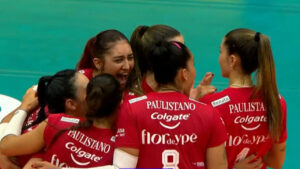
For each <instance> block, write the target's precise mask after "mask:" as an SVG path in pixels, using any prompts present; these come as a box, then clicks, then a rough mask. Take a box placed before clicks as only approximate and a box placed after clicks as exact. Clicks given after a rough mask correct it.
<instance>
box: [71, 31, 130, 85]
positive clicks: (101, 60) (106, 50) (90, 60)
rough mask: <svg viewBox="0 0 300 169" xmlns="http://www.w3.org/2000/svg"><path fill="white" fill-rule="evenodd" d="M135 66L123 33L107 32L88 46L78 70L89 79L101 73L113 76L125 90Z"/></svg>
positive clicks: (78, 64)
mask: <svg viewBox="0 0 300 169" xmlns="http://www.w3.org/2000/svg"><path fill="white" fill-rule="evenodd" d="M133 65H134V57H133V54H132V51H131V47H130V44H129V42H128V40H127V38H126V37H125V35H123V34H122V33H121V32H119V31H117V30H113V29H111V30H106V31H103V32H100V33H99V34H98V35H96V36H95V37H92V38H91V39H90V40H89V41H88V42H87V44H86V47H85V49H84V52H83V55H82V57H81V59H80V61H79V62H78V63H77V69H79V71H80V72H82V73H83V74H85V75H86V76H87V77H88V78H89V79H91V78H92V77H95V76H96V75H99V74H101V73H108V74H111V75H113V76H114V77H115V78H116V79H117V80H118V81H119V82H120V84H121V86H122V87H123V88H124V87H125V86H126V83H127V79H128V76H129V74H130V73H131V71H132V69H133Z"/></svg>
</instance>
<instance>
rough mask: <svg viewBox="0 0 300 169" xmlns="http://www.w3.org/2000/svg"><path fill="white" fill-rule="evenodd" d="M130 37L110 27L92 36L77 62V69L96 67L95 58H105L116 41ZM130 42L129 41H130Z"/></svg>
mask: <svg viewBox="0 0 300 169" xmlns="http://www.w3.org/2000/svg"><path fill="white" fill-rule="evenodd" d="M120 40H126V41H127V42H128V39H127V38H126V36H125V35H124V34H122V33H121V32H120V31H117V30H114V29H109V30H106V31H103V32H100V33H99V34H97V35H96V36H95V37H92V38H91V39H90V40H89V41H88V42H87V44H86V46H85V49H84V52H83V55H82V57H81V59H80V61H79V62H78V63H77V69H84V68H95V65H94V63H93V58H95V57H96V58H103V55H104V54H106V53H107V52H108V51H109V50H110V49H111V48H112V47H113V45H114V43H115V42H117V41H120ZM128 43H129V42H128Z"/></svg>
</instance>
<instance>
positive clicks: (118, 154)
mask: <svg viewBox="0 0 300 169" xmlns="http://www.w3.org/2000/svg"><path fill="white" fill-rule="evenodd" d="M149 52H150V53H151V60H150V61H151V62H152V65H153V73H154V78H155V80H156V82H157V83H158V90H157V91H155V92H151V93H148V94H146V95H145V96H141V97H137V98H134V99H131V100H129V101H124V103H123V105H122V109H121V111H120V112H119V115H118V122H117V134H116V149H115V151H114V160H113V165H110V166H102V167H95V168H94V169H96V168H97V169H116V168H175V169H176V168H177V169H178V168H184V169H192V168H207V169H226V168H227V160H226V152H225V145H224V143H225V140H226V132H225V127H224V125H223V124H222V122H221V119H220V116H219V115H218V113H217V112H215V110H214V109H212V108H211V107H210V106H207V105H205V104H201V103H199V102H198V101H195V100H192V99H190V98H189V97H188V95H189V92H190V89H191V87H192V85H193V83H194V78H195V75H196V71H195V67H194V57H193V55H192V53H191V52H190V51H189V50H188V48H187V47H186V46H185V45H184V44H182V43H180V42H174V41H171V42H165V41H162V42H158V43H157V44H154V45H153V47H152V49H151V50H150V51H149Z"/></svg>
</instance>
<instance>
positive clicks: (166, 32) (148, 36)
mask: <svg viewBox="0 0 300 169" xmlns="http://www.w3.org/2000/svg"><path fill="white" fill-rule="evenodd" d="M179 35H180V32H179V31H177V30H176V29H174V28H172V27H170V26H167V25H153V26H150V27H149V26H138V27H137V28H136V29H135V30H134V32H133V33H132V35H131V38H130V44H131V48H132V52H133V55H134V56H135V58H136V65H137V67H138V69H139V71H140V73H141V76H144V74H145V73H146V72H147V71H153V68H152V65H151V62H150V61H149V57H151V56H149V51H150V50H151V49H152V47H153V46H154V45H155V44H156V43H158V42H160V41H168V40H170V39H171V38H174V37H176V36H179Z"/></svg>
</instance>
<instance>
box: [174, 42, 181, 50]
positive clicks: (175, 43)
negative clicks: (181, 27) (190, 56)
mask: <svg viewBox="0 0 300 169" xmlns="http://www.w3.org/2000/svg"><path fill="white" fill-rule="evenodd" d="M173 45H175V46H176V47H177V48H179V49H181V46H180V45H179V43H177V42H173Z"/></svg>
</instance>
